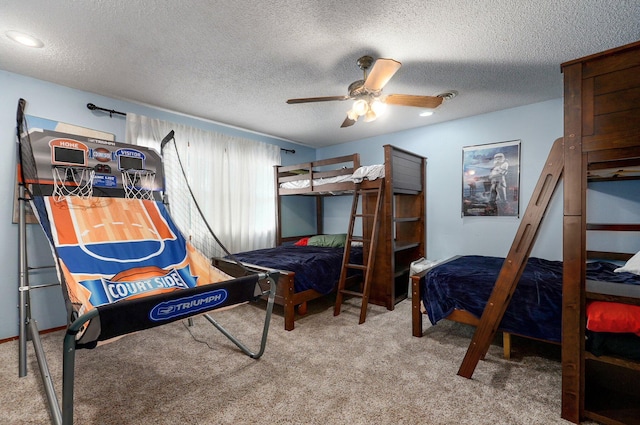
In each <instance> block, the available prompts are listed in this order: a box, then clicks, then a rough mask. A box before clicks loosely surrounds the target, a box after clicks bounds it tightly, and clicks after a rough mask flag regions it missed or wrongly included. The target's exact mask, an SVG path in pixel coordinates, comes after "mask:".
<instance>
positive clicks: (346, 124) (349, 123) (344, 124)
mask: <svg viewBox="0 0 640 425" xmlns="http://www.w3.org/2000/svg"><path fill="white" fill-rule="evenodd" d="M355 123H356V120H352V119H351V118H349V117H348V116H347V118H345V120H344V121H343V122H342V125H341V126H340V128H344V127H351V126H352V125H354V124H355Z"/></svg>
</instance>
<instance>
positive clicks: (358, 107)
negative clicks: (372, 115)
mask: <svg viewBox="0 0 640 425" xmlns="http://www.w3.org/2000/svg"><path fill="white" fill-rule="evenodd" d="M351 110H352V111H353V112H355V113H356V114H357V115H358V116H362V115H364V114H366V113H367V111H368V110H369V105H368V104H367V101H366V100H364V99H358V100H356V101H355V102H353V108H351Z"/></svg>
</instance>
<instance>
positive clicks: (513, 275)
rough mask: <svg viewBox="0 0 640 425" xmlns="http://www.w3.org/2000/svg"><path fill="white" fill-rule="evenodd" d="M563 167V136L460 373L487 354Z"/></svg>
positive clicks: (469, 371)
mask: <svg viewBox="0 0 640 425" xmlns="http://www.w3.org/2000/svg"><path fill="white" fill-rule="evenodd" d="M563 170H564V144H563V139H562V138H559V139H557V140H556V141H555V142H554V143H553V146H552V148H551V151H550V152H549V156H548V158H547V162H546V163H545V167H544V168H543V170H542V172H541V173H540V178H539V179H538V183H537V184H536V187H535V189H534V191H533V194H532V196H531V200H530V201H529V205H528V206H527V209H526V211H525V213H524V216H523V217H522V221H521V222H520V226H519V227H518V231H517V233H516V236H515V238H514V239H513V243H512V244H511V249H510V250H509V254H508V255H507V258H505V261H504V263H503V265H502V268H501V269H500V273H499V274H498V278H497V280H496V283H495V285H494V287H493V291H492V292H491V296H490V297H489V300H488V301H487V305H486V306H485V308H484V311H483V313H482V317H481V318H480V323H479V324H478V327H477V328H476V331H475V333H474V334H473V339H472V340H471V343H470V344H469V348H468V349H467V353H466V354H465V356H464V359H463V361H462V364H461V365H460V369H459V370H458V375H460V376H463V377H465V378H471V376H472V375H473V372H474V370H475V368H476V366H477V365H478V362H479V361H480V359H481V358H484V356H485V354H486V353H487V350H488V349H489V345H491V341H492V340H493V338H494V336H495V334H496V331H497V329H498V326H499V325H500V322H501V321H502V317H503V316H504V313H505V311H506V310H507V307H508V306H509V300H510V299H511V296H512V295H513V293H514V292H515V289H516V285H517V284H518V280H520V276H522V272H523V271H524V268H525V266H526V265H527V260H528V259H529V254H530V253H531V249H532V248H533V244H534V243H535V239H536V236H537V233H538V229H539V227H540V223H541V222H542V219H543V217H544V214H545V212H546V210H547V207H548V206H549V202H550V201H551V196H552V195H553V193H554V191H555V188H556V186H557V185H558V182H559V180H560V177H561V176H562V172H563Z"/></svg>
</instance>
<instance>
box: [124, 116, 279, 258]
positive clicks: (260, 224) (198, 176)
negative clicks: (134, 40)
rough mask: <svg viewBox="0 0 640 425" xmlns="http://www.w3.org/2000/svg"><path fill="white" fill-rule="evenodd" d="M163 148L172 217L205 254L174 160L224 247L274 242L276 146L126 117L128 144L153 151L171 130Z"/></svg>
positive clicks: (205, 236) (204, 233)
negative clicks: (170, 137)
mask: <svg viewBox="0 0 640 425" xmlns="http://www.w3.org/2000/svg"><path fill="white" fill-rule="evenodd" d="M171 130H173V131H174V132H175V147H174V146H173V145H172V143H173V142H171V143H169V145H167V146H166V147H165V148H164V168H165V180H166V190H167V194H168V198H169V208H170V211H171V215H172V217H173V218H174V220H175V221H176V223H177V225H178V226H179V227H180V230H182V232H183V233H185V235H186V236H187V237H189V238H190V239H191V241H192V242H193V244H194V245H195V246H196V247H197V248H199V249H200V250H202V251H203V252H204V254H205V255H208V256H214V255H219V253H217V252H210V249H211V248H209V247H207V244H208V242H207V240H209V239H211V237H210V235H209V233H208V230H207V229H206V226H205V225H204V224H203V223H201V222H200V219H199V217H198V216H199V213H198V212H197V210H196V209H195V207H194V205H193V204H192V203H191V199H190V194H189V190H188V188H187V187H186V184H185V182H184V177H183V175H182V170H181V169H180V165H179V163H178V162H177V157H176V150H177V154H178V155H179V157H180V161H181V162H182V166H183V168H184V172H185V174H186V178H187V181H188V183H189V186H190V187H191V190H192V191H193V194H194V196H195V199H196V201H197V203H198V205H199V206H200V209H201V210H202V212H203V214H204V216H205V218H206V221H207V222H208V223H209V226H210V227H211V229H212V230H213V232H214V233H215V234H216V236H217V237H218V239H220V240H221V242H222V243H223V244H224V246H225V247H226V248H227V249H228V250H229V251H231V252H232V253H235V252H242V251H249V250H253V249H260V248H267V247H271V246H274V244H275V213H276V212H275V211H276V206H275V195H274V194H275V187H274V184H275V182H274V170H273V166H274V165H278V164H280V148H279V147H278V146H276V145H271V144H268V143H261V142H256V141H252V140H247V139H242V138H239V137H234V136H228V135H225V134H220V133H215V132H209V131H204V130H201V129H197V128H193V127H189V126H186V125H183V124H175V123H171V122H167V121H162V120H159V119H154V118H149V117H145V116H142V115H136V114H130V113H128V114H127V130H126V138H127V143H131V144H138V145H143V146H148V147H152V148H155V149H156V150H158V152H160V141H161V140H162V139H163V138H164V137H165V136H166V135H167V134H168V133H169V132H170V131H171Z"/></svg>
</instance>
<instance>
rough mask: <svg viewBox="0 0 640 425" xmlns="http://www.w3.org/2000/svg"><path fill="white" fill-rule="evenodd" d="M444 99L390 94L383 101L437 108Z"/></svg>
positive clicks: (392, 103)
mask: <svg viewBox="0 0 640 425" xmlns="http://www.w3.org/2000/svg"><path fill="white" fill-rule="evenodd" d="M443 100H444V99H443V98H442V97H439V96H416V95H412V94H390V95H388V96H387V97H386V98H385V100H384V102H385V103H387V104H390V105H402V106H416V107H418V108H431V109H433V108H437V107H438V106H440V104H441V103H442V101H443Z"/></svg>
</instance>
